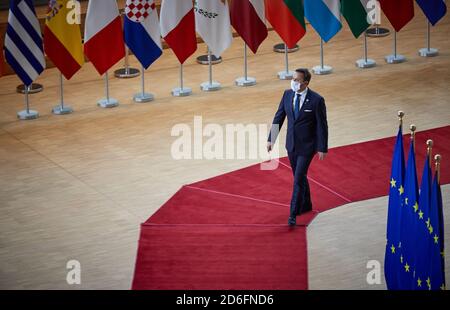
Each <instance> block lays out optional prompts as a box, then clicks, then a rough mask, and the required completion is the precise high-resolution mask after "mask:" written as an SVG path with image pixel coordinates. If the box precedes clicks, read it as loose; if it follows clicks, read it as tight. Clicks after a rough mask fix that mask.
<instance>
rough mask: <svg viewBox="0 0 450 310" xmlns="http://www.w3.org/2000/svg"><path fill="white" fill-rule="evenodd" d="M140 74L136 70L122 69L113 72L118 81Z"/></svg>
mask: <svg viewBox="0 0 450 310" xmlns="http://www.w3.org/2000/svg"><path fill="white" fill-rule="evenodd" d="M140 73H141V72H140V71H139V69H136V68H130V67H128V68H122V69H118V70H116V71H114V76H115V77H116V78H119V79H129V78H134V77H137V76H139V74H140Z"/></svg>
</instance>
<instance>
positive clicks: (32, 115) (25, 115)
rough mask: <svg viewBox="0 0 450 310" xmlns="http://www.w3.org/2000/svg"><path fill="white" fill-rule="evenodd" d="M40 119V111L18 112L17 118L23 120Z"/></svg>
mask: <svg viewBox="0 0 450 310" xmlns="http://www.w3.org/2000/svg"><path fill="white" fill-rule="evenodd" d="M38 117H39V113H38V111H35V110H28V111H27V110H23V111H20V112H17V118H18V119H21V120H29V119H36V118H38Z"/></svg>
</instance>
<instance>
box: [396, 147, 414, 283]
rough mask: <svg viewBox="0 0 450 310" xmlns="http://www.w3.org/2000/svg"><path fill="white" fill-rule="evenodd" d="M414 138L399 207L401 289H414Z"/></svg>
mask: <svg viewBox="0 0 450 310" xmlns="http://www.w3.org/2000/svg"><path fill="white" fill-rule="evenodd" d="M414 153H415V152H414V140H411V142H410V147H409V155H408V163H407V165H406V172H405V193H404V197H403V198H404V200H403V205H402V207H401V208H400V244H399V247H400V264H401V265H402V268H400V269H399V270H398V275H399V287H400V289H403V290H410V289H414V288H415V286H414V282H415V279H414V270H415V262H414V258H415V254H414V253H415V251H416V243H415V241H416V232H417V221H416V217H417V214H418V212H419V186H418V183H417V172H416V157H415V154H414Z"/></svg>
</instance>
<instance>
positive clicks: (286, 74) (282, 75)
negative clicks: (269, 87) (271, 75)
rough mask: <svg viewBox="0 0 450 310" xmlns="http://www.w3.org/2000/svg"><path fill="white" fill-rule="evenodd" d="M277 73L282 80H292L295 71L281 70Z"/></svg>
mask: <svg viewBox="0 0 450 310" xmlns="http://www.w3.org/2000/svg"><path fill="white" fill-rule="evenodd" d="M277 75H278V78H279V79H280V80H290V79H292V77H293V76H294V71H287V72H286V71H280V72H278V74H277Z"/></svg>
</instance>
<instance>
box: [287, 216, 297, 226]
mask: <svg viewBox="0 0 450 310" xmlns="http://www.w3.org/2000/svg"><path fill="white" fill-rule="evenodd" d="M295 224H296V223H295V217H289V219H288V225H289V226H295Z"/></svg>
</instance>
